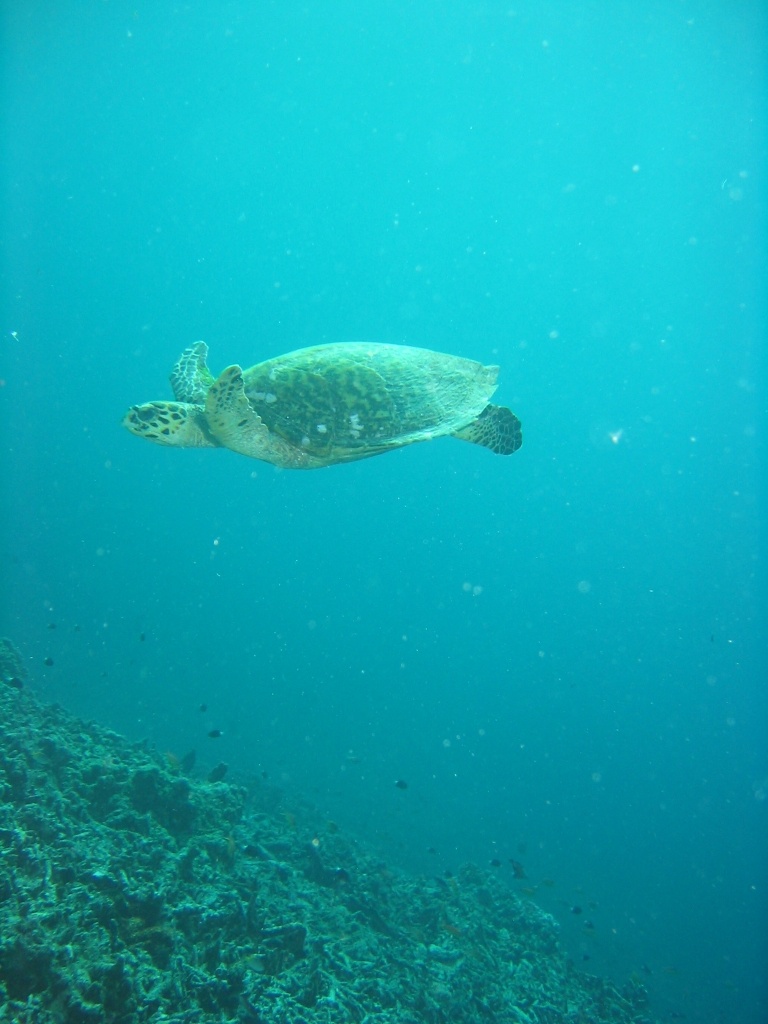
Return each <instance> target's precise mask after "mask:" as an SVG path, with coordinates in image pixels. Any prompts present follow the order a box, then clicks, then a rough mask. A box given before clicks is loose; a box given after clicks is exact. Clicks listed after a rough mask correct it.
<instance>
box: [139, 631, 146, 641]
mask: <svg viewBox="0 0 768 1024" xmlns="http://www.w3.org/2000/svg"><path fill="white" fill-rule="evenodd" d="M146 639H147V634H146V633H139V640H141V641H142V642H143V641H144V640H146Z"/></svg>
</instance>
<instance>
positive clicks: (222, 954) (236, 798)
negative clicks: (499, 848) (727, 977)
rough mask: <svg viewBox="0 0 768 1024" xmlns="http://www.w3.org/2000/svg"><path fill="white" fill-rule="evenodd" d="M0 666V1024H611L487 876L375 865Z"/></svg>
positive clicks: (630, 992)
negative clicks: (72, 709)
mask: <svg viewBox="0 0 768 1024" xmlns="http://www.w3.org/2000/svg"><path fill="white" fill-rule="evenodd" d="M17 668H18V666H16V667H15V668H14V667H11V668H9V669H8V671H7V672H6V673H5V675H4V677H3V679H2V680H0V715H1V716H2V719H1V721H2V726H0V1022H2V1024H11V1022H13V1024H33V1022H34V1024H91V1022H93V1024H96V1022H109V1024H140V1022H141V1024H143V1022H147V1024H149V1022H152V1024H171V1022H172V1024H204V1022H224V1021H227V1022H238V1024H273V1022H274V1024H277V1022H281V1024H312V1022H315V1021H317V1022H320V1021H322V1022H323V1024H337V1022H338V1024H343V1022H355V1024H374V1022H378V1024H421V1022H425V1024H448V1022H450V1024H470V1022H476V1021H477V1022H479V1021H483V1022H488V1021H493V1022H501V1024H507V1022H509V1024H556V1022H568V1024H601V1022H609V1021H610V1022H613V1024H625V1022H626V1024H628V1022H634V1024H639V1022H641V1021H642V1022H646V1021H648V1020H649V1017H648V1015H647V1014H648V1011H647V1007H646V999H645V995H644V992H643V991H642V989H641V988H639V987H638V986H636V985H635V984H633V983H629V984H628V985H627V986H626V987H625V988H623V989H621V990H620V989H618V988H617V987H616V986H614V985H612V984H609V983H607V982H604V981H601V980H600V979H597V978H594V977H590V976H588V975H585V974H583V973H581V972H579V971H577V970H576V969H575V968H574V967H573V965H572V964H570V962H569V961H568V959H567V958H566V957H565V956H564V955H563V954H562V953H561V952H560V950H559V947H558V933H557V925H556V923H555V921H554V920H553V919H552V918H551V917H549V916H548V915H546V914H544V913H543V912H542V911H540V910H539V909H537V908H536V907H535V905H533V904H532V903H530V902H527V901H524V900H521V899H519V898H518V897H517V896H516V895H515V894H514V893H513V892H512V890H511V889H509V888H508V887H507V886H505V885H504V884H503V883H502V882H501V881H500V880H499V879H498V878H497V877H496V876H495V875H494V874H492V873H491V872H488V871H483V870H480V869H478V868H475V867H472V866H467V867H465V868H463V869H462V870H461V871H460V872H458V874H457V875H455V876H454V877H450V878H433V879H427V878H416V877H411V876H408V875H405V874H399V873H397V872H393V871H391V870H388V869H387V868H386V867H385V866H384V865H383V864H382V863H381V862H380V861H379V860H378V859H377V858H376V857H375V856H374V855H373V854H372V853H370V852H368V851H366V850H365V849H363V848H362V847H361V844H360V843H357V842H354V841H352V840H350V839H349V838H347V837H345V835H344V834H343V832H341V831H339V830H337V829H335V828H334V829H328V828H327V827H326V828H323V826H322V825H321V824H320V823H319V820H311V819H312V814H311V812H310V811H308V810H307V811H301V810H295V809H288V808H286V807H280V806H277V804H278V801H279V795H278V796H276V794H275V792H274V791H273V792H271V793H268V792H267V790H266V787H265V786H263V785H262V786H260V785H259V784H255V785H254V788H253V790H252V791H251V792H250V793H248V792H246V790H245V789H244V788H242V787H240V786H237V785H230V784H228V783H224V782H215V783H211V782H208V781H202V780H201V781H197V780H196V779H194V778H188V777H185V776H184V775H183V773H182V771H181V769H180V767H179V765H178V763H172V762H171V760H169V759H168V758H165V757H162V756H160V755H159V754H157V753H156V752H153V751H151V750H148V749H147V748H146V747H145V746H142V745H135V744H134V745H131V744H129V743H128V742H127V741H125V740H124V739H122V738H121V737H120V736H118V735H116V734H114V733H111V732H109V731H107V730H105V729H103V728H101V727H100V726H98V725H95V724H92V723H87V722H83V721H81V720H78V719H76V718H74V717H72V716H71V715H69V714H68V713H67V712H65V711H64V710H62V709H61V708H59V707H56V706H48V705H45V704H43V703H41V702H39V701H38V700H37V699H36V698H35V697H34V695H33V694H30V693H29V692H28V690H26V689H20V688H19V687H17V686H15V685H11V683H10V680H11V679H20V678H21V676H20V674H19V672H18V671H17V670H16V669H17Z"/></svg>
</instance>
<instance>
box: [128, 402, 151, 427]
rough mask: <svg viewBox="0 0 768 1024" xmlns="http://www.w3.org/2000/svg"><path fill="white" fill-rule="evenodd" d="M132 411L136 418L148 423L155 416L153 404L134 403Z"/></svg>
mask: <svg viewBox="0 0 768 1024" xmlns="http://www.w3.org/2000/svg"><path fill="white" fill-rule="evenodd" d="M133 413H134V416H135V417H136V419H137V420H141V422H142V423H150V422H151V421H152V420H153V419H154V418H155V407H154V406H153V405H135V406H134V407H133Z"/></svg>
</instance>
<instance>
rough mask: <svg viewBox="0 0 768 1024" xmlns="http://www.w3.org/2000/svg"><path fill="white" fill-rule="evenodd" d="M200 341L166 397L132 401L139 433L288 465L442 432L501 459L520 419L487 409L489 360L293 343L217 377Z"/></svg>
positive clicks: (129, 422) (372, 451) (516, 443)
mask: <svg viewBox="0 0 768 1024" xmlns="http://www.w3.org/2000/svg"><path fill="white" fill-rule="evenodd" d="M207 355H208V346H207V345H206V344H205V342H202V341H198V342H196V343H195V344H194V345H192V346H190V347H189V348H188V349H186V350H185V351H184V352H183V353H182V354H181V357H180V358H179V361H178V362H177V363H176V365H175V366H174V368H173V372H172V373H171V378H170V379H171V387H172V388H173V393H174V396H175V398H176V401H175V402H149V403H147V404H146V405H134V406H133V407H132V408H131V409H129V410H128V413H127V414H126V416H125V419H124V420H123V423H124V425H125V426H126V427H127V428H128V430H130V431H131V433H132V434H136V435H137V436H138V437H145V438H147V440H149V441H154V442H155V443H156V444H164V445H172V446H175V447H179V448H229V449H231V450H232V451H234V452H239V453H240V454H241V455H247V456H249V457H250V458H253V459H262V460H264V461H265V462H271V463H273V464H274V465H275V466H281V467H285V468H290V469H314V468H316V467H320V466H331V465H334V464H335V463H337V462H351V461H352V460H354V459H365V458H368V457H369V456H371V455H379V454H381V453H383V452H388V451H391V450H392V449H393V448H402V447H403V445H407V444H413V443H414V442H416V441H428V440H431V439H432V438H434V437H442V436H443V435H445V434H450V435H452V436H453V437H458V438H461V440H463V441H471V442H473V443H474V444H480V445H483V446H484V447H485V448H490V450H491V451H493V452H497V453H498V454H500V455H511V454H512V453H513V452H516V451H517V449H518V448H519V447H520V445H521V444H522V433H521V430H520V421H519V420H518V418H517V417H516V416H515V415H514V413H513V412H511V411H510V410H509V409H506V408H504V407H503V406H499V405H489V404H488V399H489V398H490V397H491V395H492V394H493V393H494V391H495V390H496V377H497V375H498V372H499V368H498V366H483V365H482V364H481V363H476V362H473V361H472V360H470V359H461V358H459V357H458V356H450V355H445V354H443V353H441V352H431V351H428V350H427V349H422V348H410V347H407V346H405V345H380V344H366V343H363V342H360V343H358V342H347V343H341V344H332V345H318V346H316V347H314V348H304V349H299V350H298V351H296V352H289V353H288V354H287V355H282V356H277V357H276V358H275V359H268V360H267V361H266V362H263V363H258V364H257V365H256V366H252V367H251V368H250V370H242V369H241V368H240V367H239V366H230V367H228V368H227V369H226V370H224V372H223V373H222V374H221V376H220V377H218V379H214V377H213V375H212V374H211V372H210V371H209V369H208V366H207V364H206V357H207Z"/></svg>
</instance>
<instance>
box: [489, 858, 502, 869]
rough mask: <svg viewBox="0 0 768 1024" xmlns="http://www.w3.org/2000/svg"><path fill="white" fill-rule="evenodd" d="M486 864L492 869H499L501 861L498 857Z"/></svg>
mask: <svg viewBox="0 0 768 1024" xmlns="http://www.w3.org/2000/svg"><path fill="white" fill-rule="evenodd" d="M488 863H489V864H490V865H491V867H492V868H500V867H501V861H500V860H499V858H498V857H493V858H492V860H489V861H488Z"/></svg>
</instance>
